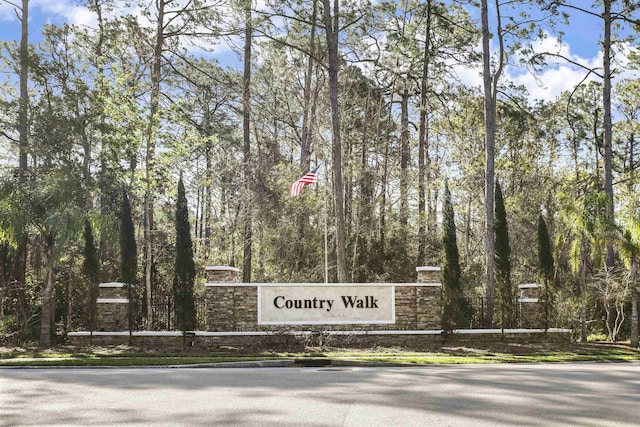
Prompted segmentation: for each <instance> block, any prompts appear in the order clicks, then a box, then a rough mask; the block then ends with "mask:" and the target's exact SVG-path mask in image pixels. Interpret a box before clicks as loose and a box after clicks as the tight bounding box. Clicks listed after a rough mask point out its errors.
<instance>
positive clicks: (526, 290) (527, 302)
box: [518, 283, 544, 329]
mask: <svg viewBox="0 0 640 427" xmlns="http://www.w3.org/2000/svg"><path fill="white" fill-rule="evenodd" d="M543 290H544V286H543V285H540V284H538V283H524V284H522V285H518V308H519V309H520V327H522V328H533V329H535V328H544V312H543V310H544V305H543V304H544V298H542V291H543Z"/></svg>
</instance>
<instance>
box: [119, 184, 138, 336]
mask: <svg viewBox="0 0 640 427" xmlns="http://www.w3.org/2000/svg"><path fill="white" fill-rule="evenodd" d="M137 272H138V251H137V248H136V235H135V229H134V227H133V219H132V218H131V204H130V203H129V196H127V192H126V191H125V190H123V191H122V207H121V212H120V275H121V277H122V281H123V282H124V283H125V285H126V286H127V294H128V297H129V331H131V330H133V324H134V317H133V313H134V312H137V298H136V293H135V286H136V284H137V282H138V279H137Z"/></svg>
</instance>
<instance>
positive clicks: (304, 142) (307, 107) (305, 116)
mask: <svg viewBox="0 0 640 427" xmlns="http://www.w3.org/2000/svg"><path fill="white" fill-rule="evenodd" d="M317 19H318V0H313V9H312V12H311V35H310V36H309V37H310V39H309V53H310V55H309V57H308V58H307V71H306V74H305V76H304V101H303V102H304V105H303V113H302V137H301V140H300V168H301V171H300V172H301V173H305V172H307V170H309V168H310V164H309V156H310V155H311V117H310V116H311V80H312V79H313V62H314V60H313V54H314V52H315V41H316V21H317Z"/></svg>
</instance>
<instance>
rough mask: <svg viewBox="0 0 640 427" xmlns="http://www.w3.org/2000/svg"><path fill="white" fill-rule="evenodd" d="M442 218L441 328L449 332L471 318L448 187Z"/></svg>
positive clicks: (445, 189) (446, 186)
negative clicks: (461, 280)
mask: <svg viewBox="0 0 640 427" xmlns="http://www.w3.org/2000/svg"><path fill="white" fill-rule="evenodd" d="M442 211H443V212H442V217H443V225H442V227H443V235H442V246H443V257H444V262H443V268H442V285H443V305H442V311H443V312H442V327H443V329H445V330H447V331H450V330H452V329H454V328H456V327H458V328H460V327H464V326H467V325H468V324H469V319H470V317H471V305H470V304H469V302H468V300H467V299H466V298H465V297H464V294H463V292H462V284H461V282H460V276H461V272H460V255H459V253H458V244H457V241H456V240H457V239H456V224H455V218H454V215H455V214H454V211H453V204H452V203H451V192H450V191H449V186H448V184H447V183H445V186H444V201H443V205H442Z"/></svg>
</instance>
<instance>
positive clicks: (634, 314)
mask: <svg viewBox="0 0 640 427" xmlns="http://www.w3.org/2000/svg"><path fill="white" fill-rule="evenodd" d="M637 271H638V259H637V257H634V258H633V259H632V260H631V271H630V272H629V281H630V282H631V346H632V347H638V289H637V287H636V286H637V284H636V274H637Z"/></svg>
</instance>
